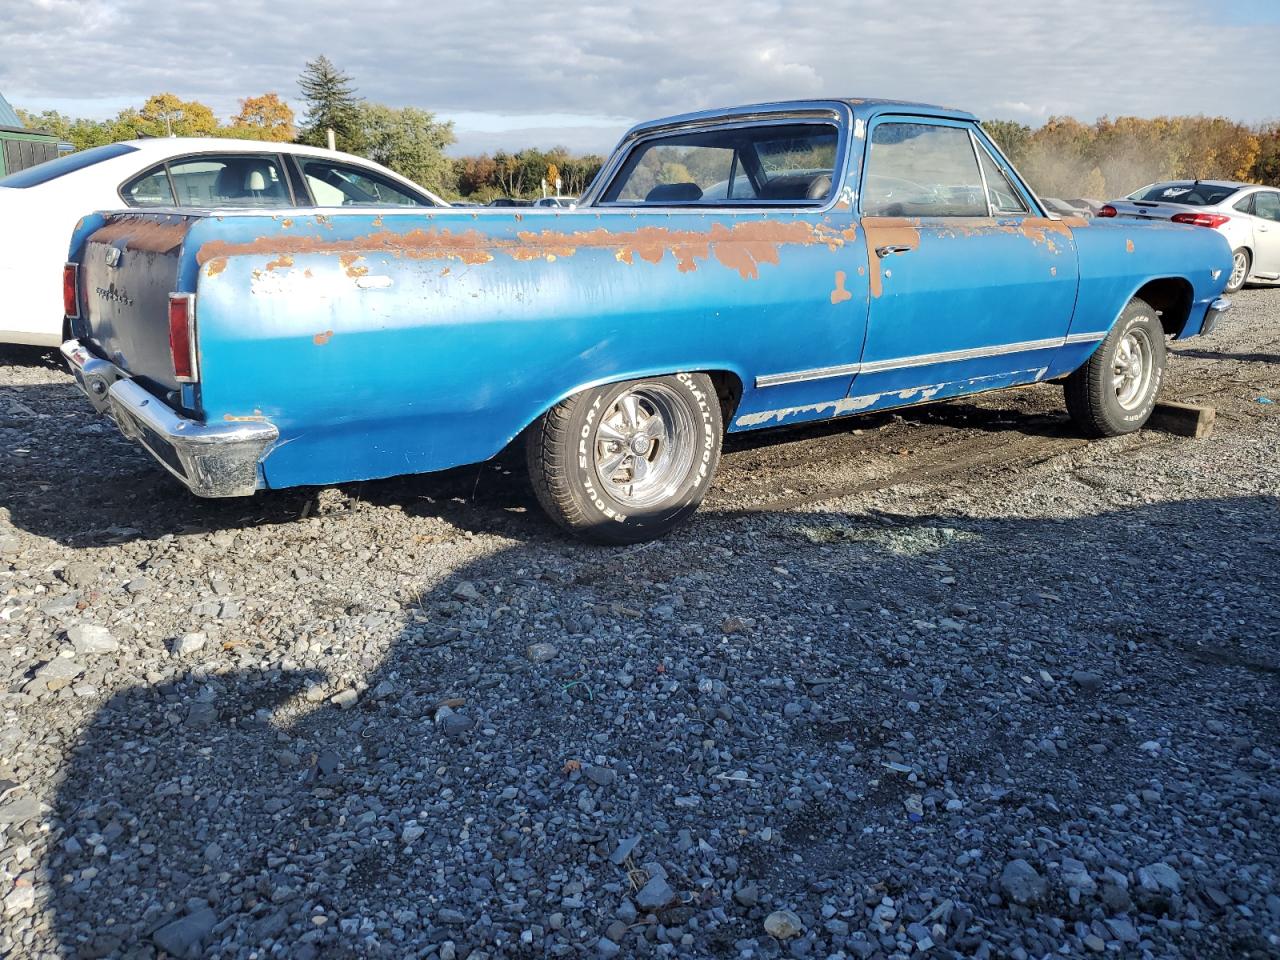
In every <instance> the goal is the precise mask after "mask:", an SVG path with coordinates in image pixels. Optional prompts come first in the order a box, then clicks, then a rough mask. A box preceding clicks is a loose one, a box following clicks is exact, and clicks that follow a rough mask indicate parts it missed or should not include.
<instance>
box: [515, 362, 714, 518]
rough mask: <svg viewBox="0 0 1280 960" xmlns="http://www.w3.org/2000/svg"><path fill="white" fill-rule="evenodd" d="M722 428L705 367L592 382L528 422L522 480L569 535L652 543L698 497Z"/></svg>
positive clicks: (707, 482)
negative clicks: (526, 475) (526, 477)
mask: <svg viewBox="0 0 1280 960" xmlns="http://www.w3.org/2000/svg"><path fill="white" fill-rule="evenodd" d="M723 434H724V425H723V422H722V418H721V413H720V401H719V399H718V398H717V396H716V390H715V386H714V385H713V384H712V382H711V378H710V377H708V376H706V375H705V374H701V373H679V374H675V375H673V376H665V377H649V378H645V379H642V380H628V381H625V382H622V383H612V384H606V385H604V386H600V387H592V388H589V389H587V390H583V391H582V392H581V393H576V394H574V395H573V396H571V397H569V398H568V399H567V400H564V401H562V402H560V403H558V404H557V405H556V406H554V407H552V408H551V409H550V410H548V411H547V412H546V413H545V414H543V415H542V416H541V417H539V418H538V420H537V421H536V422H535V423H534V424H533V426H531V427H530V428H529V432H528V436H527V442H526V448H525V450H526V455H527V458H528V463H529V477H530V479H531V480H532V481H533V489H534V492H535V493H536V494H537V497H538V501H539V502H540V503H541V504H542V507H543V509H545V510H546V511H547V513H548V514H549V515H550V516H551V518H552V519H553V520H555V521H556V522H557V523H558V524H560V525H561V526H562V527H564V528H565V529H566V530H569V531H570V532H571V533H573V534H575V535H576V536H579V537H582V538H584V539H587V540H593V541H595V542H597V543H639V542H641V541H644V540H653V539H656V538H658V537H661V536H663V535H665V534H666V533H668V532H670V531H671V530H672V529H674V528H675V527H676V526H678V525H679V524H680V523H682V522H683V521H685V520H687V519H688V518H689V516H690V515H691V514H693V512H694V511H695V510H697V509H698V506H699V504H701V503H702V499H703V497H705V496H706V493H707V489H708V487H710V485H711V480H712V478H713V477H714V476H715V472H716V465H717V464H718V463H719V461H720V442H721V439H722V437H723Z"/></svg>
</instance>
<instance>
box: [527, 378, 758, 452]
mask: <svg viewBox="0 0 1280 960" xmlns="http://www.w3.org/2000/svg"><path fill="white" fill-rule="evenodd" d="M681 373H701V374H705V375H706V376H707V377H709V378H710V379H711V382H712V384H713V385H714V386H715V390H716V397H717V399H718V400H719V401H720V413H721V418H722V421H723V425H724V429H725V430H726V431H727V430H728V425H729V421H730V419H731V418H732V416H733V414H734V412H735V411H736V410H737V409H738V404H739V403H740V402H741V401H742V392H743V389H744V384H745V382H746V380H745V378H744V375H743V373H742V371H740V370H738V369H736V368H735V367H734V366H732V365H731V364H727V363H713V364H707V365H700V364H695V365H692V366H677V367H670V368H654V369H645V370H628V371H625V372H623V371H616V372H614V373H612V374H610V375H608V376H605V377H599V378H597V379H594V380H588V381H586V382H584V383H580V384H578V385H576V386H574V387H571V388H569V389H567V390H563V391H561V392H560V393H557V394H554V395H553V398H552V399H551V400H550V401H544V402H543V403H541V404H540V405H539V406H537V407H535V409H534V412H533V414H532V415H526V417H525V422H524V423H523V424H521V427H520V429H519V430H517V431H516V432H515V433H514V434H512V436H511V437H510V438H509V439H508V441H507V442H508V443H510V442H511V441H512V440H514V439H516V437H518V436H520V435H521V434H522V433H524V432H525V431H526V430H528V429H529V427H530V426H532V425H533V424H534V423H535V422H536V421H537V420H538V418H539V417H541V416H543V415H544V414H546V413H547V411H548V410H551V409H552V408H553V407H555V406H556V405H557V404H559V403H563V402H564V401H565V400H568V399H569V398H570V397H572V396H574V395H575V394H578V393H581V392H582V391H584V390H593V389H595V388H597V387H607V386H609V385H610V384H615V383H626V382H627V381H629V380H643V379H646V378H648V377H673V376H676V375H678V374H681Z"/></svg>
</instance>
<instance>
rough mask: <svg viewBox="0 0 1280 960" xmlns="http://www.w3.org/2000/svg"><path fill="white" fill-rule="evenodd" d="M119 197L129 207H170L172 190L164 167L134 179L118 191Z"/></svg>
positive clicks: (171, 204)
mask: <svg viewBox="0 0 1280 960" xmlns="http://www.w3.org/2000/svg"><path fill="white" fill-rule="evenodd" d="M120 196H121V197H122V198H123V199H124V202H125V203H127V204H128V205H129V206H131V207H172V206H173V205H174V203H173V188H172V187H170V186H169V174H168V172H166V170H165V168H164V167H161V168H160V169H159V170H150V171H148V172H147V173H144V174H142V176H140V177H134V179H132V180H130V181H129V182H128V183H126V184H125V185H124V186H123V187H122V188H121V190H120Z"/></svg>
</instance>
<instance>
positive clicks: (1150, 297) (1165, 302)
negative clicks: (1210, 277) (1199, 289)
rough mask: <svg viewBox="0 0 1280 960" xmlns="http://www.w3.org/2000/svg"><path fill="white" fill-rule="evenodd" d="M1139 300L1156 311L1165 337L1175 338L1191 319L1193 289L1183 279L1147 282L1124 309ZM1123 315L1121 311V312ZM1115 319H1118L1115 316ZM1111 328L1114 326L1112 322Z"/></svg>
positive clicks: (1174, 278) (1186, 280) (1193, 297)
mask: <svg viewBox="0 0 1280 960" xmlns="http://www.w3.org/2000/svg"><path fill="white" fill-rule="evenodd" d="M1135 299H1139V300H1142V301H1144V302H1146V303H1148V304H1150V306H1151V308H1152V309H1153V310H1155V311H1156V315H1157V316H1159V318H1160V325H1161V326H1162V327H1163V328H1164V332H1165V336H1168V337H1173V338H1175V339H1176V338H1177V337H1180V336H1181V335H1182V331H1183V330H1184V329H1186V326H1187V321H1188V320H1189V319H1190V318H1191V306H1192V304H1193V303H1194V302H1195V288H1194V287H1193V286H1192V285H1191V281H1190V280H1188V279H1186V278H1185V277H1159V278H1157V279H1154V280H1148V281H1147V282H1146V283H1144V284H1143V285H1142V286H1141V287H1139V288H1138V289H1137V290H1135V291H1134V292H1133V296H1131V297H1130V298H1129V300H1128V301H1126V303H1125V307H1127V306H1128V305H1129V303H1131V302H1133V300H1135ZM1121 313H1123V309H1122V310H1121ZM1117 319H1119V317H1118V316H1117ZM1112 326H1115V324H1114V322H1113V323H1112Z"/></svg>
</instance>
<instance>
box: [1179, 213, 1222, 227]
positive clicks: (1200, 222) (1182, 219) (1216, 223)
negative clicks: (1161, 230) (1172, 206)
mask: <svg viewBox="0 0 1280 960" xmlns="http://www.w3.org/2000/svg"><path fill="white" fill-rule="evenodd" d="M1230 219H1231V218H1230V217H1224V216H1223V215H1222V214H1220V213H1175V214H1174V215H1173V222H1174V223H1189V224H1191V225H1192V226H1193V227H1213V228H1214V229H1216V228H1218V227H1220V226H1222V225H1223V224H1224V223H1226V222H1227V221H1228V220H1230Z"/></svg>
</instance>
